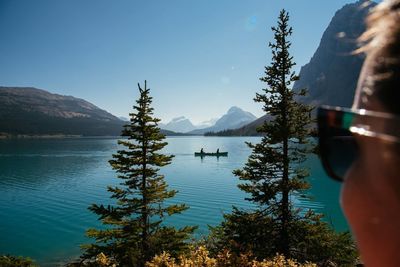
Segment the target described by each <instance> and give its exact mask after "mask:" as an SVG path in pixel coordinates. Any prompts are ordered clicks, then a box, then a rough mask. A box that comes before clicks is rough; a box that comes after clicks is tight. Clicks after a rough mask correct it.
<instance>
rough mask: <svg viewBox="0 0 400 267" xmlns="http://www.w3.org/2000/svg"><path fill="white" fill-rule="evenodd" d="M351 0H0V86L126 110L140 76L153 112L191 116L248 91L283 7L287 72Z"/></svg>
mask: <svg viewBox="0 0 400 267" xmlns="http://www.w3.org/2000/svg"><path fill="white" fill-rule="evenodd" d="M351 2H355V1H350V0H329V1H327V0H323V1H322V0H190V1H189V0H168V1H166V0H158V1H155V0H146V1H139V0H137V1H136V0H118V1H112V0H107V1H105V0H57V1H54V0H35V1H32V0H0V62H1V63H0V85H2V86H33V87H37V88H41V89H45V90H48V91H50V92H53V93H58V94H63V95H72V96H75V97H79V98H83V99H86V100H88V101H90V102H92V103H94V104H95V105H97V106H99V107H101V108H103V109H105V110H107V111H109V112H111V113H113V114H114V115H117V116H125V117H126V116H127V114H128V113H129V111H130V110H131V107H132V104H133V102H134V100H135V98H137V96H138V92H137V83H138V82H143V81H144V80H145V79H147V81H148V85H149V86H150V88H151V89H152V91H151V94H152V96H153V97H154V107H155V110H156V115H157V116H158V117H160V118H161V119H163V121H168V120H170V119H172V118H174V117H177V116H186V117H188V118H190V119H191V120H192V121H193V122H195V123H198V122H201V121H204V120H208V119H210V118H215V117H219V116H221V115H222V114H223V113H225V112H226V111H227V110H228V109H229V107H231V106H233V105H236V106H239V107H241V108H243V109H245V110H247V111H250V112H252V113H253V114H255V115H256V116H261V115H262V111H261V106H260V104H257V103H254V102H253V100H252V99H253V97H254V96H255V93H256V92H257V91H260V90H261V88H262V87H263V84H262V83H261V82H260V81H259V80H258V78H259V77H261V76H262V75H263V70H264V66H265V65H267V64H268V63H269V62H270V51H269V50H268V47H267V44H268V42H269V41H271V40H272V34H271V30H270V27H271V26H274V25H275V23H276V18H277V16H278V14H279V11H280V10H281V9H282V8H285V9H286V10H288V11H289V13H290V15H291V20H290V24H291V25H292V26H293V28H294V34H293V36H292V42H293V46H292V50H291V52H292V55H293V56H294V58H295V61H296V62H297V64H298V65H297V66H296V70H299V69H300V67H301V66H302V65H304V64H306V63H307V62H308V61H309V60H310V58H311V56H312V55H313V53H314V51H315V50H316V48H317V46H318V44H319V41H320V38H321V36H322V33H323V31H324V30H325V28H326V27H327V26H328V24H329V22H330V20H331V18H332V16H333V15H334V13H335V12H336V11H337V10H338V9H339V8H341V7H342V6H343V5H345V4H347V3H351Z"/></svg>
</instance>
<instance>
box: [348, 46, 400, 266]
mask: <svg viewBox="0 0 400 267" xmlns="http://www.w3.org/2000/svg"><path fill="white" fill-rule="evenodd" d="M378 60H379V57H378V56H377V55H373V54H372V55H369V56H368V57H367V59H366V60H365V63H364V66H363V69H362V72H361V75H360V78H359V82H358V87H357V90H356V95H355V99H354V103H353V108H356V109H366V110H373V111H381V112H387V110H386V109H385V107H384V105H383V104H382V103H380V101H379V100H378V99H376V97H374V94H373V92H374V90H375V89H376V88H374V84H373V79H372V77H373V75H374V68H373V66H374V64H375V62H377V61H378ZM356 139H357V142H358V145H359V148H360V156H359V158H358V159H357V160H356V161H355V162H354V164H353V165H352V166H351V168H350V170H349V171H348V172H347V174H346V176H345V181H344V183H343V186H342V192H341V205H342V208H343V210H344V213H345V215H346V217H347V219H348V222H349V224H350V226H351V229H352V231H353V233H354V235H355V238H356V241H357V244H358V247H359V249H360V251H361V256H362V258H363V260H364V261H365V263H366V265H367V266H391V265H386V264H392V263H393V262H391V263H390V262H389V260H390V258H391V257H393V256H395V257H397V258H399V257H400V253H399V252H398V250H399V249H400V160H399V156H398V154H400V153H396V149H395V147H394V145H393V144H390V143H385V142H384V141H382V140H378V139H374V138H371V137H361V136H357V137H356ZM390 245H394V247H395V248H397V249H392V247H391V246H390ZM383 259H386V260H388V262H386V263H384V262H383V261H382V260H383ZM397 263H398V262H397Z"/></svg>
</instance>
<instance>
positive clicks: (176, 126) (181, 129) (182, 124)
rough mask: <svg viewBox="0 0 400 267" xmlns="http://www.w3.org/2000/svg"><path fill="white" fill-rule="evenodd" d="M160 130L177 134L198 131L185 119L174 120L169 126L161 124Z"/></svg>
mask: <svg viewBox="0 0 400 267" xmlns="http://www.w3.org/2000/svg"><path fill="white" fill-rule="evenodd" d="M159 126H160V128H162V129H164V130H168V131H173V132H177V133H187V132H190V131H193V130H194V129H196V127H195V126H194V125H193V124H192V123H191V122H190V120H188V119H187V118H185V117H183V116H182V117H178V118H174V119H172V120H171V121H170V122H168V123H167V124H162V123H160V124H159Z"/></svg>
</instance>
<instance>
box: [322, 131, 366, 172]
mask: <svg viewBox="0 0 400 267" xmlns="http://www.w3.org/2000/svg"><path fill="white" fill-rule="evenodd" d="M328 132H329V135H328V136H327V137H326V144H325V145H326V150H327V151H326V160H327V163H328V165H329V167H330V169H331V170H330V171H331V172H332V173H333V174H334V175H335V176H336V177H335V178H336V179H339V180H343V178H344V177H345V175H346V172H347V171H348V170H349V169H350V167H351V165H352V164H353V162H354V161H355V159H356V158H357V156H358V146H357V143H356V140H355V138H354V136H353V135H352V133H351V132H350V131H348V130H342V129H330V130H329V131H328Z"/></svg>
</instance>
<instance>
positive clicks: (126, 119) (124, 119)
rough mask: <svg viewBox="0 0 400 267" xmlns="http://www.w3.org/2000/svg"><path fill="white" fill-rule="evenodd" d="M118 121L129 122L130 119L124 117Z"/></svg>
mask: <svg viewBox="0 0 400 267" xmlns="http://www.w3.org/2000/svg"><path fill="white" fill-rule="evenodd" d="M118 119H120V120H121V121H129V119H128V118H127V117H123V116H121V117H118Z"/></svg>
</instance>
